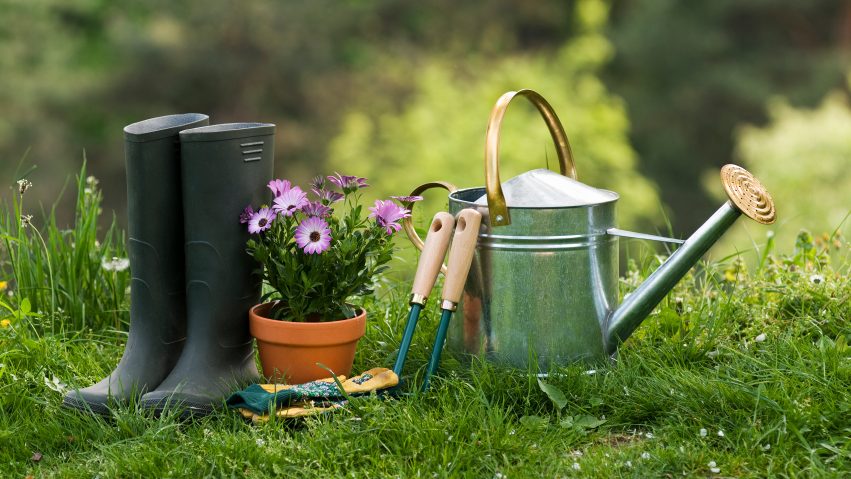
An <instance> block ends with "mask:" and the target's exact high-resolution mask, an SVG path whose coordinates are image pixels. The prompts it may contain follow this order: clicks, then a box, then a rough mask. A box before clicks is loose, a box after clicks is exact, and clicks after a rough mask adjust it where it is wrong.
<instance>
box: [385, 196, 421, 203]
mask: <svg viewBox="0 0 851 479" xmlns="http://www.w3.org/2000/svg"><path fill="white" fill-rule="evenodd" d="M391 198H393V199H394V200H396V201H398V202H400V203H413V202H415V201H422V200H423V197H422V196H391Z"/></svg>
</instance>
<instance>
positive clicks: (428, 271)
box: [411, 211, 455, 304]
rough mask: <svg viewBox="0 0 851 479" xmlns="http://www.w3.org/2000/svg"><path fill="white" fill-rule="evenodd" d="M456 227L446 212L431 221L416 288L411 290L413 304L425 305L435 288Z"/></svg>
mask: <svg viewBox="0 0 851 479" xmlns="http://www.w3.org/2000/svg"><path fill="white" fill-rule="evenodd" d="M454 226H455V218H453V217H452V215H451V214H449V213H446V212H445V211H441V212H438V213H437V214H435V215H434V219H433V220H431V226H429V227H428V234H427V235H426V239H425V245H424V246H423V253H422V255H420V262H419V264H418V265H417V274H416V276H414V286H413V288H411V302H412V303H418V304H423V303H425V300H426V298H428V295H429V293H431V289H432V288H434V282H435V281H437V273H438V272H439V271H440V267H441V266H442V265H443V258H444V256H446V250H447V249H448V248H449V237H450V236H451V235H452V228H453V227H454Z"/></svg>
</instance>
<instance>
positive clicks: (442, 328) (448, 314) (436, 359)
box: [423, 309, 452, 391]
mask: <svg viewBox="0 0 851 479" xmlns="http://www.w3.org/2000/svg"><path fill="white" fill-rule="evenodd" d="M450 319H452V310H451V309H444V310H443V313H441V315H440V325H438V327H437V337H435V338H434V349H433V350H432V351H431V359H430V360H429V362H428V369H427V370H426V374H425V378H424V379H423V391H425V390H426V389H428V380H429V379H430V378H431V376H432V375H433V374H434V373H436V372H437V366H438V365H439V364H440V353H441V352H442V351H443V343H445V342H446V331H447V330H448V329H449V320H450Z"/></svg>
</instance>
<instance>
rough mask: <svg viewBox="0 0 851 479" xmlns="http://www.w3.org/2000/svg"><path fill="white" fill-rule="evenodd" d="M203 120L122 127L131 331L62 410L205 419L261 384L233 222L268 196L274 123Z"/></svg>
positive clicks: (246, 261) (252, 295)
mask: <svg viewBox="0 0 851 479" xmlns="http://www.w3.org/2000/svg"><path fill="white" fill-rule="evenodd" d="M208 123H209V118H208V117H207V116H206V115H202V114H194V113H190V114H181V115H169V116H163V117H159V118H152V119H149V120H145V121H142V122H139V123H134V124H132V125H128V126H127V127H126V128H125V129H124V138H125V152H126V164H127V200H128V204H127V210H128V233H129V241H128V245H127V249H128V253H129V257H130V258H129V259H130V271H131V275H132V278H131V287H130V334H129V337H128V339H127V345H126V346H125V349H124V355H123V356H122V358H121V361H120V362H119V363H118V366H117V367H116V368H115V370H114V371H112V373H111V374H110V375H109V376H108V377H106V378H104V379H103V380H101V381H100V382H98V383H97V384H95V385H93V386H90V387H87V388H84V389H78V390H74V391H72V392H70V393H68V394H67V395H66V396H65V399H64V401H63V405H64V406H66V407H70V408H74V409H79V410H83V411H90V412H94V413H97V414H101V415H108V414H109V411H110V408H111V407H112V406H114V405H124V404H134V403H135V404H140V405H141V406H142V407H143V408H145V409H149V410H153V411H154V412H155V413H162V412H164V411H175V412H176V413H177V414H179V415H180V416H187V415H206V414H209V413H210V412H212V411H214V410H215V409H216V408H217V407H218V406H221V405H222V404H223V403H224V399H225V398H226V397H227V396H228V395H229V394H230V393H231V392H233V391H234V390H236V389H237V388H239V387H241V386H244V385H245V384H246V383H248V382H256V380H257V379H258V378H259V375H258V372H257V367H256V365H255V362H254V348H253V343H252V338H251V336H250V334H249V331H248V309H249V308H250V307H251V306H252V305H253V304H256V303H257V302H258V301H259V298H260V286H261V276H260V273H259V269H258V265H257V264H256V263H255V262H254V260H253V259H252V258H251V257H250V256H249V255H248V254H247V253H246V252H245V243H246V240H247V239H248V232H247V230H246V228H245V225H242V224H240V222H239V216H240V213H241V212H242V211H243V209H244V208H245V207H246V206H247V205H249V204H252V205H257V204H261V203H263V202H264V201H266V200H267V198H266V196H267V194H268V193H267V192H266V187H265V186H266V181H268V179H269V178H271V176H272V170H273V161H274V142H273V140H274V134H275V125H272V124H267V123H232V124H223V125H212V126H206V125H208Z"/></svg>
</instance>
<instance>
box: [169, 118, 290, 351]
mask: <svg viewBox="0 0 851 479" xmlns="http://www.w3.org/2000/svg"><path fill="white" fill-rule="evenodd" d="M274 133H275V126H274V125H272V124H265V123H235V124H224V125H212V126H208V127H201V128H194V129H191V130H186V131H183V132H181V133H180V140H181V157H182V160H181V168H182V172H181V173H182V180H183V214H184V238H185V242H186V291H187V310H188V328H189V331H188V336H189V340H188V344H187V347H188V348H190V349H192V350H195V349H196V348H202V349H205V350H211V351H213V352H214V354H223V355H225V356H227V355H229V354H231V352H228V351H227V350H228V349H235V350H234V351H232V353H233V354H235V355H242V354H243V353H245V352H246V351H248V350H250V349H251V336H250V334H249V332H248V309H249V308H250V307H251V306H252V305H254V304H256V303H257V302H258V301H259V299H260V286H261V281H262V274H261V273H260V269H259V265H258V264H257V263H256V262H255V261H254V260H253V259H252V258H251V257H250V256H249V255H248V253H246V251H245V249H246V241H247V240H248V237H249V235H248V231H247V228H246V227H245V225H244V224H240V222H239V216H240V213H242V211H243V210H244V208H245V207H246V206H248V205H258V204H261V203H263V202H264V201H265V202H268V201H269V199H270V193H269V191H268V190H267V188H266V183H267V182H268V181H269V179H270V178H271V176H272V173H273V162H274ZM217 346H218V347H220V348H225V349H224V350H220V351H218V352H217V353H216V352H215V350H216V349H217ZM237 350H238V351H237Z"/></svg>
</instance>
